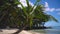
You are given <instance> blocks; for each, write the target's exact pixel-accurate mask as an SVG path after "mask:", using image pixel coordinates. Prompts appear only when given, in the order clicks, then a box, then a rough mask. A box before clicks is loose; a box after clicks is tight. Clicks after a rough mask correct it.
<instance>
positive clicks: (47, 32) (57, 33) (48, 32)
mask: <svg viewBox="0 0 60 34" xmlns="http://www.w3.org/2000/svg"><path fill="white" fill-rule="evenodd" d="M32 31H35V32H38V33H43V34H60V27H52V29H39V30H32Z"/></svg>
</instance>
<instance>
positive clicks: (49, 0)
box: [30, 0, 60, 26]
mask: <svg viewBox="0 0 60 34" xmlns="http://www.w3.org/2000/svg"><path fill="white" fill-rule="evenodd" d="M30 1H31V2H32V3H34V2H35V1H36V0H30ZM40 3H42V4H43V5H44V6H45V7H46V11H45V13H47V14H50V15H52V16H54V17H55V18H56V19H57V20H58V21H59V23H56V22H54V21H48V22H46V24H45V26H60V0H41V2H40Z"/></svg>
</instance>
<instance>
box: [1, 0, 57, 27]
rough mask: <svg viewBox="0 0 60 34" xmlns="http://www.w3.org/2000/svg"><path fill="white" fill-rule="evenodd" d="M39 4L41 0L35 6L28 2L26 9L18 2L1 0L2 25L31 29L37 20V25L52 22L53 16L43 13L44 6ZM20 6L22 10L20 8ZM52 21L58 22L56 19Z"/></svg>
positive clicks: (16, 0) (27, 0) (15, 0)
mask: <svg viewBox="0 0 60 34" xmlns="http://www.w3.org/2000/svg"><path fill="white" fill-rule="evenodd" d="M39 2H40V0H37V1H36V2H35V4H34V6H31V5H30V4H29V0H26V3H27V7H24V6H23V4H22V3H21V2H19V1H18V0H0V23H2V22H3V23H4V22H5V24H7V25H8V26H13V25H16V26H26V25H27V26H30V27H31V26H32V25H33V24H35V22H34V20H35V19H36V20H35V21H37V22H36V23H42V22H46V21H48V20H50V19H51V16H50V15H47V14H45V13H44V12H43V11H44V10H43V8H44V6H42V5H38V3H39ZM19 4H20V5H21V7H22V8H20V7H18V5H19ZM52 19H54V20H55V21H57V20H56V19H55V18H54V17H52ZM38 21H39V22H38Z"/></svg>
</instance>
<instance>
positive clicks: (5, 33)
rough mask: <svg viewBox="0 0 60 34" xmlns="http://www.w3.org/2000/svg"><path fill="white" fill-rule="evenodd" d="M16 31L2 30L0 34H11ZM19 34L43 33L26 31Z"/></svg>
mask: <svg viewBox="0 0 60 34" xmlns="http://www.w3.org/2000/svg"><path fill="white" fill-rule="evenodd" d="M17 30H18V29H10V30H8V29H2V31H3V32H0V34H12V33H14V32H16V31H17ZM19 34H43V33H37V32H32V31H26V30H22V31H21V32H20V33H19Z"/></svg>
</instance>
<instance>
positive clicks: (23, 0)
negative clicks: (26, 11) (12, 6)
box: [18, 0, 34, 7]
mask: <svg viewBox="0 0 60 34" xmlns="http://www.w3.org/2000/svg"><path fill="white" fill-rule="evenodd" d="M20 2H21V3H22V4H23V6H27V4H26V0H20ZM29 4H30V5H32V6H33V5H34V4H33V3H32V2H30V1H29ZM18 7H21V5H18Z"/></svg>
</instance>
